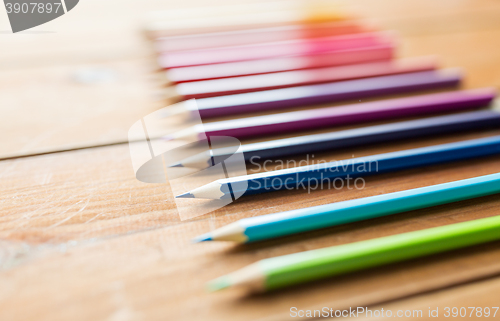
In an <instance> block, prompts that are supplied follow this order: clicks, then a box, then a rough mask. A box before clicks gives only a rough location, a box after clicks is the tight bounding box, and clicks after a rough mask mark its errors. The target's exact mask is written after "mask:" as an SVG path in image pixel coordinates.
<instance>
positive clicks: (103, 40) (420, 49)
mask: <svg viewBox="0 0 500 321" xmlns="http://www.w3.org/2000/svg"><path fill="white" fill-rule="evenodd" d="M224 3H226V4H229V3H230V4H235V1H227V2H222V1H216V2H214V1H209V2H207V1H184V2H182V3H179V2H175V1H170V2H169V1H117V2H113V1H105V2H103V1H97V0H85V1H82V2H81V3H80V4H79V5H78V8H77V10H74V11H73V10H72V11H71V12H70V13H68V14H66V15H64V16H63V17H61V18H59V19H56V20H54V21H51V22H50V23H47V24H44V25H42V26H39V27H36V28H34V29H31V30H26V31H24V32H21V33H17V34H12V33H11V32H10V26H9V23H8V18H7V15H6V12H5V11H4V10H1V11H0V32H1V34H0V37H1V40H0V41H1V46H2V50H1V51H0V70H1V73H0V93H1V94H0V108H1V115H2V117H1V118H0V122H1V124H0V129H1V130H2V133H3V134H4V137H9V138H8V139H2V140H1V142H0V156H1V157H8V156H16V155H27V154H32V153H39V152H45V151H51V150H54V149H71V148H75V147H84V146H94V145H100V144H110V143H115V142H124V141H126V133H127V130H128V128H129V127H130V126H131V124H133V122H134V121H136V120H137V119H138V118H140V116H143V115H146V114H148V113H150V112H151V111H154V110H155V109H157V108H159V107H164V106H165V105H166V104H165V102H164V101H161V100H160V98H161V97H162V94H163V93H162V92H161V90H160V88H161V87H160V86H159V84H161V80H160V79H159V77H158V73H156V72H155V71H156V70H157V69H158V65H157V63H156V55H155V52H154V50H153V46H152V43H151V41H150V40H149V39H148V38H147V37H146V33H145V26H147V24H148V22H149V21H150V20H149V18H150V17H151V15H150V13H151V11H155V10H168V9H173V8H178V7H181V6H182V7H197V6H216V5H221V4H224ZM253 3H256V2H255V1H254V2H253ZM338 3H339V4H340V6H342V7H344V8H345V9H346V10H347V11H348V12H352V13H353V14H355V15H358V16H360V17H362V18H366V19H369V20H370V21H373V22H374V23H376V24H377V25H378V26H380V28H381V29H389V30H395V31H396V32H397V34H398V35H399V45H398V46H397V56H399V57H409V56H419V55H429V54H434V55H437V56H438V57H439V61H440V63H441V65H442V66H443V67H457V66H459V67H461V68H463V70H464V71H465V72H466V78H465V79H466V85H465V86H466V87H470V88H472V87H481V86H497V87H498V85H499V83H500V72H499V69H498V68H500V67H498V68H497V66H498V65H499V61H500V49H499V46H498V39H499V37H498V36H499V32H500V31H499V27H500V22H499V19H498V17H499V10H500V8H499V3H498V1H494V0H477V1H472V0H471V1H465V0H456V1H455V0H445V1H438V2H436V1H421V0H419V1H413V0H410V1H404V2H403V1H390V0H378V1H369V0H366V1H362V0H357V1H338Z"/></svg>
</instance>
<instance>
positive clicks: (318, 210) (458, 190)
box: [195, 174, 500, 243]
mask: <svg viewBox="0 0 500 321" xmlns="http://www.w3.org/2000/svg"><path fill="white" fill-rule="evenodd" d="M497 193H500V174H493V175H486V176H480V177H475V178H470V179H465V180H460V181H455V182H451V183H445V184H439V185H433V186H427V187H422V188H416V189H410V190H406V191H402V192H396V193H389V194H383V195H377V196H372V197H366V198H361V199H356V200H350V201H344V202H338V203H331V204H326V205H320V206H314V207H308V208H303V209H298V210H293V211H288V212H282V213H275V214H269V215H262V216H257V217H251V218H245V219H242V220H239V221H237V222H234V223H232V224H229V225H227V226H224V227H222V228H220V229H218V230H215V231H212V232H211V233H207V234H205V235H201V236H200V237H198V238H196V239H195V241H196V242H201V241H215V240H220V241H233V242H239V243H247V242H254V241H260V240H265V239H271V238H276V237H280V236H284V235H289V234H295V233H300V232H305V231H311V230H315V229H320V228H325V227H329V226H335V225H341V224H346V223H350V222H357V221H362V220H367V219H371V218H376V217H382V216H387V215H392V214H396V213H402V212H407V211H412V210H416V209H421V208H427V207H432V206H436V205H441V204H447V203H452V202H458V201H461V200H466V199H472V198H476V197H481V196H486V195H492V194H497Z"/></svg>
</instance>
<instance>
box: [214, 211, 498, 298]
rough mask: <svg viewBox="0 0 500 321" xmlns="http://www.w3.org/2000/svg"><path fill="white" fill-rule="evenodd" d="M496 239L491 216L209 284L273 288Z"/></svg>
mask: <svg viewBox="0 0 500 321" xmlns="http://www.w3.org/2000/svg"><path fill="white" fill-rule="evenodd" d="M499 239H500V216H494V217H489V218H484V219H479V220H474V221H469V222H463V223H457V224H451V225H446V226H440V227H435V228H430V229H426V230H421V231H416V232H410V233H404V234H397V235H392V236H387V237H381V238H377V239H372V240H367V241H361V242H356V243H350V244H345V245H339V246H332V247H327V248H323V249H319V250H312V251H306V252H301V253H295V254H290V255H284V256H278V257H274V258H270V259H265V260H261V261H259V262H257V263H254V264H251V265H249V266H247V267H245V268H243V269H241V270H239V271H236V272H234V273H231V274H229V275H226V276H223V277H220V278H218V279H216V280H214V281H212V282H210V283H209V284H208V285H209V290H212V291H217V290H220V289H223V288H227V287H231V286H235V285H244V286H247V287H249V288H251V289H253V290H274V289H278V288H282V287H285V286H289V285H293V284H297V283H303V282H307V281H312V280H317V279H321V278H325V277H329V276H334V275H339V274H343V273H348V272H352V271H359V270H362V269H366V268H370V267H374V266H380V265H384V264H388V263H392V262H398V261H403V260H408V259H412V258H417V257H421V256H425V255H430V254H435V253H440V252H444V251H449V250H453V249H459V248H463V247H466V246H471V245H476V244H481V243H485V242H491V241H494V240H499ZM443 273H446V271H443Z"/></svg>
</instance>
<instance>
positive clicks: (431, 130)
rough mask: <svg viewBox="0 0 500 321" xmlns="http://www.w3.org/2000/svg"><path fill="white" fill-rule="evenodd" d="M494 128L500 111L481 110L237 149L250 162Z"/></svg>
mask: <svg viewBox="0 0 500 321" xmlns="http://www.w3.org/2000/svg"><path fill="white" fill-rule="evenodd" d="M493 127H500V112H498V111H497V110H481V111H473V112H467V113H459V114H452V115H446V116H437V117H428V118H422V119H417V120H410V121H401V122H395V123H390V124H383V125H376V126H367V127H361V128H355V129H348V130H340V131H335V132H330V133H323V134H314V135H305V136H297V137H291V138H284V139H275V140H269V141H264V142H259V143H252V144H242V145H241V148H240V149H239V150H238V152H239V153H243V157H244V159H245V161H247V162H259V161H264V160H267V159H276V158H279V157H286V156H291V155H297V154H308V153H315V152H321V151H325V150H330V151H333V150H340V149H341V148H346V147H353V146H359V145H367V144H374V143H382V142H388V141H394V140H403V139H410V138H417V137H425V136H433V135H443V134H450V133H455V132H465V131H469V130H477V129H485V128H493ZM233 153H234V148H218V149H214V150H209V151H207V152H203V153H199V154H196V155H193V156H190V157H188V158H185V159H183V160H181V161H180V162H179V163H177V164H172V165H171V166H170V167H191V168H200V169H203V168H208V167H210V166H212V164H217V163H220V162H222V161H226V162H227V161H231V160H232V159H235V158H234V157H233V158H230V157H231V156H232V155H233Z"/></svg>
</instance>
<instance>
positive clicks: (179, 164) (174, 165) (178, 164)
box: [168, 163, 184, 167]
mask: <svg viewBox="0 0 500 321" xmlns="http://www.w3.org/2000/svg"><path fill="white" fill-rule="evenodd" d="M168 167H184V165H182V164H181V163H177V164H173V165H168Z"/></svg>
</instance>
